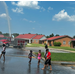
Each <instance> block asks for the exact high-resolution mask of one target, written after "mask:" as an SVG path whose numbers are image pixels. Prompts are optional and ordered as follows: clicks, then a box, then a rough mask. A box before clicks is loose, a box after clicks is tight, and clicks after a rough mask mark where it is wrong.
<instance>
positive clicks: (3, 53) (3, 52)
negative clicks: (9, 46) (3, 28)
mask: <svg viewBox="0 0 75 75" xmlns="http://www.w3.org/2000/svg"><path fill="white" fill-rule="evenodd" d="M5 50H6V47H5V44H3V51H2V53H1V55H0V58H1V57H2V55H3V57H4V61H5Z"/></svg>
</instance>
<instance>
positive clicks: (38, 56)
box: [37, 50, 41, 65]
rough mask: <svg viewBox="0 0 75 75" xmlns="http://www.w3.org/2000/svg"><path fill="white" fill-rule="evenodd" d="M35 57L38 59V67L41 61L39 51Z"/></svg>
mask: <svg viewBox="0 0 75 75" xmlns="http://www.w3.org/2000/svg"><path fill="white" fill-rule="evenodd" d="M37 57H38V65H39V63H40V60H41V50H39V52H38V55H37Z"/></svg>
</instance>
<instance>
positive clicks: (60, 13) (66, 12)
mask: <svg viewBox="0 0 75 75" xmlns="http://www.w3.org/2000/svg"><path fill="white" fill-rule="evenodd" d="M5 3H6V5H7V9H8V13H9V20H10V26H11V33H19V34H25V33H32V34H36V33H38V34H43V35H46V36H47V35H50V34H52V33H53V34H54V35H56V34H59V35H69V36H71V37H72V36H74V35H75V1H72V2H71V1H5ZM0 31H2V32H3V33H8V32H9V29H8V22H7V14H6V11H5V7H4V4H3V2H2V1H0Z"/></svg>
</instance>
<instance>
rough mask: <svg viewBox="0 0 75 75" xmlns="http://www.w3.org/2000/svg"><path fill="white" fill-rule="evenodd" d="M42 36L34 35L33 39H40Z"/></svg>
mask: <svg viewBox="0 0 75 75" xmlns="http://www.w3.org/2000/svg"><path fill="white" fill-rule="evenodd" d="M43 36H44V35H36V36H35V37H34V38H33V39H41V38H42V37H43Z"/></svg>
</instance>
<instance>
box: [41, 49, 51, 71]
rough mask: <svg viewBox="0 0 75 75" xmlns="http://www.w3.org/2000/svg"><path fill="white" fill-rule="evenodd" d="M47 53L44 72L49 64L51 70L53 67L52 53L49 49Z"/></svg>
mask: <svg viewBox="0 0 75 75" xmlns="http://www.w3.org/2000/svg"><path fill="white" fill-rule="evenodd" d="M46 53H47V57H46V60H45V65H44V68H42V70H44V69H45V67H46V65H47V64H48V65H49V66H50V70H52V66H51V53H50V52H49V49H46Z"/></svg>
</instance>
